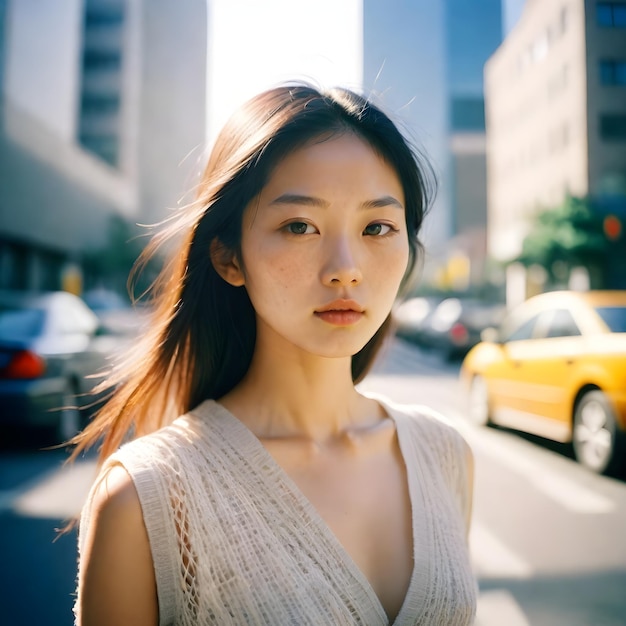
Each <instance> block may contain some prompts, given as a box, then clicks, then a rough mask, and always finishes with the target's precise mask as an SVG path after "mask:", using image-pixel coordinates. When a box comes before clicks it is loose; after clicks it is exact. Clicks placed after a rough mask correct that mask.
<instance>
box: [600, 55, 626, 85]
mask: <svg viewBox="0 0 626 626" xmlns="http://www.w3.org/2000/svg"><path fill="white" fill-rule="evenodd" d="M600 84H602V85H626V61H622V60H617V59H602V60H600Z"/></svg>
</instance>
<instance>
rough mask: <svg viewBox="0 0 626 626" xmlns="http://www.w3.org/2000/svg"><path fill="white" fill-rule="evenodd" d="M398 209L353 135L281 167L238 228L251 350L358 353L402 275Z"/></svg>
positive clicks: (383, 168) (405, 254)
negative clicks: (253, 319)
mask: <svg viewBox="0 0 626 626" xmlns="http://www.w3.org/2000/svg"><path fill="white" fill-rule="evenodd" d="M404 201H405V199H404V193H403V190H402V185H401V183H400V180H399V178H398V176H397V174H396V172H395V170H394V169H393V168H392V167H391V166H390V165H388V164H387V163H386V162H385V161H384V160H383V159H381V158H380V156H378V154H377V153H376V152H374V151H373V150H372V148H371V147H370V146H369V145H368V144H367V143H366V142H364V141H363V140H362V139H360V138H359V137H358V136H356V135H354V134H352V133H346V134H343V135H339V136H336V137H332V138H330V139H328V140H325V141H319V142H312V143H310V144H307V145H306V146H305V147H303V148H300V149H298V150H296V151H295V152H293V153H291V154H290V155H289V156H287V157H286V158H284V159H283V160H282V161H281V162H280V163H279V164H278V165H277V167H276V168H275V169H274V171H273V174H272V175H271V177H270V179H269V181H268V183H267V185H266V186H265V187H264V189H263V190H262V192H261V194H260V195H259V197H258V198H256V199H255V200H253V201H252V202H251V203H250V205H249V206H248V207H247V208H246V210H245V213H244V218H243V230H242V242H241V251H242V259H243V268H244V269H243V271H241V282H242V283H243V284H245V287H246V289H247V291H248V294H249V297H250V300H251V302H252V304H253V306H254V309H255V311H256V315H257V347H261V346H263V345H272V346H276V345H281V344H282V345H284V346H286V347H289V349H291V348H295V349H298V350H302V351H305V352H307V353H311V354H315V355H319V356H323V357H345V356H352V355H353V354H356V353H357V352H358V351H359V350H360V349H361V348H363V346H364V345H365V344H366V343H367V342H368V341H369V340H370V339H371V337H372V336H373V335H374V333H375V332H376V331H377V330H378V328H379V327H380V326H381V324H382V323H383V322H384V320H385V318H386V317H387V315H388V314H389V311H390V310H391V307H392V305H393V302H394V299H395V297H396V294H397V292H398V288H399V286H400V282H401V280H402V277H403V276H404V273H405V270H406V268H407V263H408V259H409V244H408V235H407V229H406V221H405V214H404V211H405V210H404Z"/></svg>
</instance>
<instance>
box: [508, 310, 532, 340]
mask: <svg viewBox="0 0 626 626" xmlns="http://www.w3.org/2000/svg"><path fill="white" fill-rule="evenodd" d="M538 319H539V315H533V317H531V318H530V319H528V320H526V321H525V322H524V323H523V324H522V325H521V326H518V327H517V328H513V329H512V331H511V332H510V333H505V336H504V341H523V340H525V339H532V338H533V331H534V330H535V324H536V323H537V320H538Z"/></svg>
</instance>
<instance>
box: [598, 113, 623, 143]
mask: <svg viewBox="0 0 626 626" xmlns="http://www.w3.org/2000/svg"><path fill="white" fill-rule="evenodd" d="M600 137H601V138H602V139H606V140H607V141H625V140H626V114H624V113H603V114H602V115H600Z"/></svg>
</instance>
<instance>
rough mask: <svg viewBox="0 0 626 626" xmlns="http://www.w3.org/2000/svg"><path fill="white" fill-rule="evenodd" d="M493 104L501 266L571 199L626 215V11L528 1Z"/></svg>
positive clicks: (493, 232)
mask: <svg viewBox="0 0 626 626" xmlns="http://www.w3.org/2000/svg"><path fill="white" fill-rule="evenodd" d="M485 97H486V118H487V180H488V194H487V196H488V215H489V233H488V248H489V252H490V254H491V255H492V256H493V257H494V258H496V259H499V260H510V259H512V258H513V257H515V256H516V255H517V254H519V253H520V252H521V247H522V243H523V240H524V237H525V235H526V234H527V233H528V231H529V228H530V225H531V217H532V216H533V215H534V214H535V213H536V212H537V211H538V210H541V209H545V208H553V207H556V206H558V205H560V204H561V203H562V201H563V200H564V199H565V197H566V195H567V194H571V195H574V196H586V195H589V196H590V197H591V198H592V199H594V200H596V201H597V203H598V205H601V206H606V207H607V209H608V208H609V207H610V208H611V209H610V210H612V211H617V212H619V211H624V210H625V199H626V3H624V2H623V1H622V2H599V1H597V0H559V1H552V2H546V1H545V0H527V2H526V5H525V8H524V11H523V13H522V15H521V18H520V20H519V22H518V23H517V25H516V26H515V28H513V29H512V31H511V32H510V33H509V35H508V36H507V38H506V39H505V41H504V42H503V44H502V45H501V46H500V48H499V49H498V50H497V51H496V53H495V54H494V55H493V56H492V57H491V59H490V60H489V62H488V63H487V65H486V68H485Z"/></svg>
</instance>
